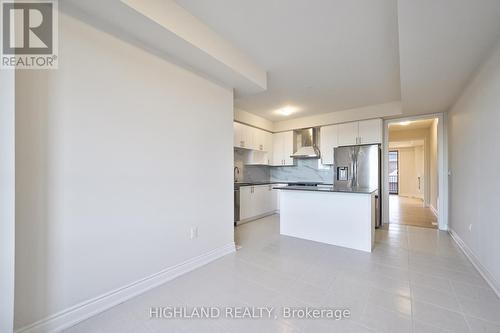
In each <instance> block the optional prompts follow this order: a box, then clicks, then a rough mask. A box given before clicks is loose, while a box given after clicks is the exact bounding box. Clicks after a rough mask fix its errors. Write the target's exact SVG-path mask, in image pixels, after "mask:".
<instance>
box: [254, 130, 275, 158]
mask: <svg viewBox="0 0 500 333" xmlns="http://www.w3.org/2000/svg"><path fill="white" fill-rule="evenodd" d="M251 129H252V132H253V142H252V143H253V144H252V147H251V149H254V150H259V151H267V152H270V151H271V148H272V134H271V133H269V132H267V131H263V130H261V129H257V128H251Z"/></svg>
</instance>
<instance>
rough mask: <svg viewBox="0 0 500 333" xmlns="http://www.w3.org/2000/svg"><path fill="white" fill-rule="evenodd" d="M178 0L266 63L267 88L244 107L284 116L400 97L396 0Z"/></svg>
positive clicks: (242, 99) (238, 102)
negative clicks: (288, 110) (290, 109)
mask: <svg viewBox="0 0 500 333" xmlns="http://www.w3.org/2000/svg"><path fill="white" fill-rule="evenodd" d="M177 3H179V4H180V5H181V6H183V7H184V8H185V9H187V10H188V11H189V12H191V13H192V14H193V15H195V16H196V17H198V18H199V19H200V20H201V21H203V22H204V23H205V24H207V25H208V26H209V27H211V28H212V29H213V30H215V31H216V32H217V33H219V34H220V35H222V36H223V37H224V38H226V39H227V40H228V41H229V42H231V43H232V44H233V45H235V46H236V47H238V48H240V49H241V50H242V51H243V52H244V53H246V54H247V55H248V56H249V57H250V58H251V59H253V60H254V61H255V62H256V63H258V64H259V65H260V66H261V67H263V68H264V69H265V70H267V73H268V89H267V90H266V91H264V92H261V93H257V94H253V95H243V96H242V95H236V99H235V106H236V107H238V108H241V109H243V110H246V111H249V112H252V113H255V114H258V115H260V116H263V117H265V118H268V119H270V120H283V119H290V118H294V117H301V116H306V115H307V116H309V115H314V114H319V113H327V112H332V111H340V110H345V109H350V108H356V107H362V106H367V105H374V104H382V103H386V102H391V101H395V100H400V89H399V56H398V34H397V6H396V0H377V1H372V0H369V1H367V0H361V1H359V0H355V1H353V0H320V1H314V2H309V1H303V0H271V1H270V0H253V1H243V0H210V1H200V0H177ZM287 105H289V106H293V107H295V108H296V109H295V111H296V112H295V113H293V114H292V115H290V116H288V117H283V116H281V115H279V114H276V113H275V111H276V110H277V109H279V108H282V107H284V106H287Z"/></svg>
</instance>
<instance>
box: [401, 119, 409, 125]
mask: <svg viewBox="0 0 500 333" xmlns="http://www.w3.org/2000/svg"><path fill="white" fill-rule="evenodd" d="M410 124H411V121H408V120H407V121H402V122H400V123H399V125H401V126H408V125H410Z"/></svg>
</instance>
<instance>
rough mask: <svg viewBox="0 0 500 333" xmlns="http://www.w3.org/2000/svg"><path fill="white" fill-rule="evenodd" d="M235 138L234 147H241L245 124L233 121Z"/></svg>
mask: <svg viewBox="0 0 500 333" xmlns="http://www.w3.org/2000/svg"><path fill="white" fill-rule="evenodd" d="M233 139H234V144H233V145H234V147H239V148H241V146H242V144H243V125H242V124H240V123H237V122H233Z"/></svg>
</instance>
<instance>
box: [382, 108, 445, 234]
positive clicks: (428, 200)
mask: <svg viewBox="0 0 500 333" xmlns="http://www.w3.org/2000/svg"><path fill="white" fill-rule="evenodd" d="M443 120H444V117H443V116H442V115H441V114H439V115H435V116H427V117H425V116H424V117H414V118H409V119H408V118H406V119H394V120H388V121H386V122H385V123H386V126H385V132H386V133H385V138H384V177H383V178H384V180H383V186H382V187H383V192H384V193H385V194H386V196H385V200H384V202H383V204H384V210H385V214H384V218H383V221H384V223H389V224H391V223H392V224H398V225H411V226H418V227H427V228H434V229H436V228H438V227H439V228H440V229H442V230H446V229H447V225H446V218H445V216H446V215H445V211H444V209H443V210H440V209H439V208H440V207H444V205H443V202H444V200H445V199H446V198H445V197H444V195H443V196H440V195H439V194H440V193H444V191H443V189H444V185H445V182H444V179H443V177H442V174H444V161H445V160H444V154H445V151H444V140H443V139H444V135H443V129H444V126H443V125H444V124H443Z"/></svg>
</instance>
